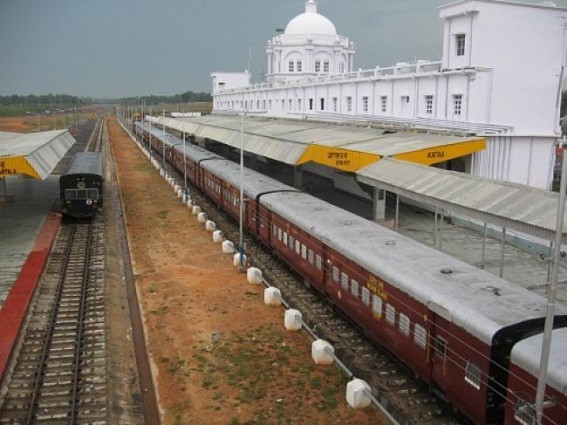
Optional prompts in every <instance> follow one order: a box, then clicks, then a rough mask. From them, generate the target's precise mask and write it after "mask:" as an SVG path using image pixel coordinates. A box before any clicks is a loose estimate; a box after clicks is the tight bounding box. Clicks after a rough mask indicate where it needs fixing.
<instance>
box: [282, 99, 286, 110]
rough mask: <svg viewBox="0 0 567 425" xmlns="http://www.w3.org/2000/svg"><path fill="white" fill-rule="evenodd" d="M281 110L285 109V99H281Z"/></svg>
mask: <svg viewBox="0 0 567 425" xmlns="http://www.w3.org/2000/svg"><path fill="white" fill-rule="evenodd" d="M282 111H285V99H282Z"/></svg>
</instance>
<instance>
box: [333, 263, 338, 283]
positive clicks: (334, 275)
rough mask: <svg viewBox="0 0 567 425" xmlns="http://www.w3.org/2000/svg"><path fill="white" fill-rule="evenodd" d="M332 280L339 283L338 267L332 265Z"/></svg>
mask: <svg viewBox="0 0 567 425" xmlns="http://www.w3.org/2000/svg"><path fill="white" fill-rule="evenodd" d="M333 281H334V282H337V283H339V268H338V267H337V266H333Z"/></svg>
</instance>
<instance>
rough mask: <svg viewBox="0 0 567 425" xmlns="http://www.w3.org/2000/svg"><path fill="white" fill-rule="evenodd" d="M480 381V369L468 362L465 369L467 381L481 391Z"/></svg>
mask: <svg viewBox="0 0 567 425" xmlns="http://www.w3.org/2000/svg"><path fill="white" fill-rule="evenodd" d="M480 380H481V371H480V367H478V366H477V365H475V364H474V363H471V362H467V367H466V368H465V381H466V382H468V383H469V384H471V385H472V386H473V387H475V388H476V389H477V390H480Z"/></svg>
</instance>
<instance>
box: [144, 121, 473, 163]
mask: <svg viewBox="0 0 567 425" xmlns="http://www.w3.org/2000/svg"><path fill="white" fill-rule="evenodd" d="M149 119H151V120H152V121H153V122H156V123H159V124H162V123H163V124H165V125H166V126H167V127H170V128H173V129H176V130H179V131H183V130H185V131H186V132H188V133H191V134H195V135H196V136H200V137H207V138H210V139H213V140H217V141H219V142H222V143H225V144H227V145H230V146H234V147H240V130H241V117H240V116H226V115H206V116H202V117H193V118H178V119H174V118H164V117H150V118H149ZM243 122H244V125H243V128H244V133H245V135H246V137H245V141H244V143H245V147H244V149H245V150H246V151H249V152H254V153H256V154H259V155H263V156H266V157H268V158H271V159H275V160H278V161H281V162H285V163H287V164H295V163H296V162H297V160H298V159H299V158H300V156H301V154H302V153H303V152H304V151H305V149H306V148H307V147H309V146H310V145H312V144H318V145H324V146H328V147H336V148H342V149H349V150H352V151H357V152H365V153H370V154H376V155H379V156H382V157H384V156H385V157H390V156H395V155H399V154H403V153H407V152H413V151H419V150H424V149H430V148H435V147H440V146H447V145H454V144H459V143H466V142H472V141H478V140H479V138H478V137H458V136H449V135H442V134H429V133H423V132H409V131H408V132H404V131H395V132H392V131H391V130H387V129H383V128H374V127H369V126H361V125H353V124H350V125H345V124H342V125H340V124H333V123H322V122H314V121H307V120H289V119H288V120H286V119H274V118H264V117H248V116H247V117H245V118H244V120H243Z"/></svg>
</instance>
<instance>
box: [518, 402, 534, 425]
mask: <svg viewBox="0 0 567 425" xmlns="http://www.w3.org/2000/svg"><path fill="white" fill-rule="evenodd" d="M514 419H515V420H517V421H518V422H519V423H521V424H522V425H535V424H536V411H535V408H534V405H533V404H532V403H530V402H529V401H526V400H524V399H522V398H521V397H519V396H518V400H517V401H516V405H515V406H514Z"/></svg>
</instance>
